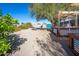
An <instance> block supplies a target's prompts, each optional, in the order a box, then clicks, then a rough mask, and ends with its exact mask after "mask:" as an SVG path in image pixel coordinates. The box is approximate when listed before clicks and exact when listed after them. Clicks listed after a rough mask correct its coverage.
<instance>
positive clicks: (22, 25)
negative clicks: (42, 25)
mask: <svg viewBox="0 0 79 59" xmlns="http://www.w3.org/2000/svg"><path fill="white" fill-rule="evenodd" d="M31 27H32V24H31V23H30V22H28V23H22V24H21V25H20V26H15V27H14V28H15V30H14V31H19V30H21V29H28V28H31Z"/></svg>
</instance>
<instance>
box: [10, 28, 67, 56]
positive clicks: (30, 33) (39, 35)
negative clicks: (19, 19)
mask: <svg viewBox="0 0 79 59" xmlns="http://www.w3.org/2000/svg"><path fill="white" fill-rule="evenodd" d="M12 35H14V37H15V38H14V39H15V40H14V41H12V43H13V47H12V48H13V52H12V53H11V54H10V56H63V55H67V53H66V52H65V50H64V49H63V48H62V46H61V44H59V43H58V42H56V41H55V40H56V37H55V36H54V35H53V34H51V33H50V32H49V31H47V30H32V29H26V30H21V31H18V32H15V33H13V34H12Z"/></svg>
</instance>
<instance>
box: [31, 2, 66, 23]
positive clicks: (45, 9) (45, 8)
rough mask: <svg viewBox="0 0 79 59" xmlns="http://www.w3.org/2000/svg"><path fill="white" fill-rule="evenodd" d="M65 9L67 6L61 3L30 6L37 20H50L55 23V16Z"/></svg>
mask: <svg viewBox="0 0 79 59" xmlns="http://www.w3.org/2000/svg"><path fill="white" fill-rule="evenodd" d="M64 9H65V4H59V3H58V4H57V3H53V4H49V3H44V4H31V6H30V10H31V13H32V15H33V16H34V17H36V19H37V20H41V19H48V20H49V21H50V22H55V21H56V19H53V16H54V15H55V14H56V13H58V11H60V10H64Z"/></svg>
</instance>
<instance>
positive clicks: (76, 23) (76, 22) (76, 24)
mask: <svg viewBox="0 0 79 59" xmlns="http://www.w3.org/2000/svg"><path fill="white" fill-rule="evenodd" d="M75 12H76V20H75V26H76V27H78V21H77V20H78V18H77V11H75Z"/></svg>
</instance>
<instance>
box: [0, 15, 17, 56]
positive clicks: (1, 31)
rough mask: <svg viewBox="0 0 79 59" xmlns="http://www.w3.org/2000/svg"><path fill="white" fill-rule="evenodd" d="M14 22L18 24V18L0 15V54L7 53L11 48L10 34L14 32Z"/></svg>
mask: <svg viewBox="0 0 79 59" xmlns="http://www.w3.org/2000/svg"><path fill="white" fill-rule="evenodd" d="M14 24H17V20H15V19H14V18H13V17H11V15H9V14H7V15H5V16H0V55H2V54H4V55H5V54H6V53H7V52H8V51H9V50H10V49H11V44H10V42H9V40H10V39H9V34H10V33H12V32H13V28H14Z"/></svg>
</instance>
